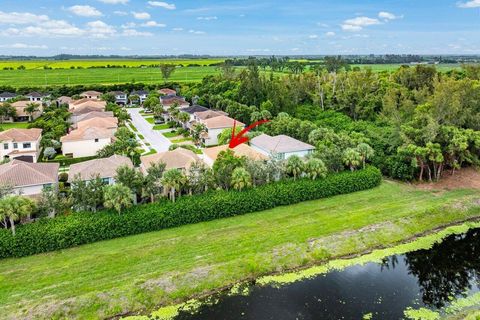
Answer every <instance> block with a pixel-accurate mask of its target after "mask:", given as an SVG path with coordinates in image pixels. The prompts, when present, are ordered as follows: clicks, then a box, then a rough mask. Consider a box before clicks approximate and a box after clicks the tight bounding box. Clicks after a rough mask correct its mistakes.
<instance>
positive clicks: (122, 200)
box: [103, 183, 132, 214]
mask: <svg viewBox="0 0 480 320" xmlns="http://www.w3.org/2000/svg"><path fill="white" fill-rule="evenodd" d="M103 197H104V202H103V205H104V206H105V208H109V209H112V208H113V209H115V211H117V212H118V214H120V213H122V210H123V209H125V208H129V207H131V206H132V194H131V190H130V188H128V187H126V186H124V185H122V184H121V183H117V184H114V185H109V186H105V188H104V195H103Z"/></svg>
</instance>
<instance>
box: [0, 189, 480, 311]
mask: <svg viewBox="0 0 480 320" xmlns="http://www.w3.org/2000/svg"><path fill="white" fill-rule="evenodd" d="M479 197H480V191H478V190H476V191H475V190H456V191H448V192H446V191H445V192H434V191H419V190H416V189H413V188H412V187H409V186H406V185H401V184H397V183H393V182H384V183H383V184H382V185H381V186H380V187H378V188H375V189H372V190H367V191H362V192H358V193H354V194H348V195H341V196H336V197H332V198H328V199H321V200H315V201H309V202H304V203H300V204H297V205H291V206H284V207H278V208H275V209H272V210H267V211H263V212H257V213H252V214H247V215H244V216H238V217H233V218H228V219H221V220H216V221H210V222H205V223H198V224H194V225H187V226H183V227H179V228H173V229H169V230H163V231H159V232H152V233H147V234H141V235H137V236H131V237H126V238H121V239H115V240H110V241H104V242H98V243H94V244H90V245H85V246H81V247H77V248H72V249H68V250H63V251H59V252H52V253H48V254H41V255H37V256H31V257H26V258H20V259H7V260H2V261H0V305H1V306H2V317H4V318H27V317H28V318H49V319H50V318H78V319H87V318H97V317H107V316H112V315H115V314H119V313H123V312H126V311H131V310H140V309H144V308H145V309H148V310H151V309H153V308H155V307H156V306H158V305H166V304H171V303H174V302H178V301H182V300H184V299H186V298H187V297H190V296H192V295H195V294H199V293H205V292H208V291H210V290H212V289H215V288H219V287H222V286H225V285H228V284H231V283H233V282H235V281H238V280H241V279H245V278H248V277H256V276H258V275H260V274H265V273H270V272H275V271H282V270H284V269H288V268H292V267H297V266H301V265H306V264H310V263H314V262H315V261H317V262H318V261H319V260H322V259H326V258H333V257H336V256H341V255H345V254H351V253H356V252H361V251H364V250H367V249H369V248H372V247H375V246H386V245H391V244H393V243H395V242H398V241H401V240H404V239H406V238H409V237H411V236H413V235H416V234H419V233H422V232H424V231H427V230H431V229H433V228H436V227H438V226H441V225H444V224H448V223H451V222H454V221H460V220H464V219H466V218H470V217H474V216H480V208H479V207H478V204H477V207H475V209H473V210H472V209H471V210H466V209H465V208H466V207H468V206H469V205H470V204H471V205H472V206H474V201H478V199H479ZM447 205H448V207H447ZM434 208H437V209H439V210H435V211H428V212H427V211H426V210H431V209H434Z"/></svg>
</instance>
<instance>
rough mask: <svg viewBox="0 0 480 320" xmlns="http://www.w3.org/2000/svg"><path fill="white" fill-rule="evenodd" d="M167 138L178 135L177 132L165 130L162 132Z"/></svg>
mask: <svg viewBox="0 0 480 320" xmlns="http://www.w3.org/2000/svg"><path fill="white" fill-rule="evenodd" d="M162 134H163V135H164V136H165V137H166V138H173V137H176V136H178V133H177V132H163V133H162Z"/></svg>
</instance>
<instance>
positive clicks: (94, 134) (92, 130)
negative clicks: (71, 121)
mask: <svg viewBox="0 0 480 320" xmlns="http://www.w3.org/2000/svg"><path fill="white" fill-rule="evenodd" d="M113 137H114V134H113V132H112V130H111V129H105V128H97V127H88V128H82V129H75V130H72V131H71V132H70V133H69V134H67V135H65V136H63V137H61V138H60V141H61V142H69V141H82V140H93V139H108V138H110V139H111V138H113Z"/></svg>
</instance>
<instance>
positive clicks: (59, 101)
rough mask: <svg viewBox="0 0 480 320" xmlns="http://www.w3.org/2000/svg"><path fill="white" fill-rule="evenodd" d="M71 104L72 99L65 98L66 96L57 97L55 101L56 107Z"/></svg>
mask: <svg viewBox="0 0 480 320" xmlns="http://www.w3.org/2000/svg"><path fill="white" fill-rule="evenodd" d="M72 102H73V99H72V98H71V97H67V96H61V97H58V99H57V105H58V106H60V105H63V104H68V105H69V104H70V103H72Z"/></svg>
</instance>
